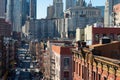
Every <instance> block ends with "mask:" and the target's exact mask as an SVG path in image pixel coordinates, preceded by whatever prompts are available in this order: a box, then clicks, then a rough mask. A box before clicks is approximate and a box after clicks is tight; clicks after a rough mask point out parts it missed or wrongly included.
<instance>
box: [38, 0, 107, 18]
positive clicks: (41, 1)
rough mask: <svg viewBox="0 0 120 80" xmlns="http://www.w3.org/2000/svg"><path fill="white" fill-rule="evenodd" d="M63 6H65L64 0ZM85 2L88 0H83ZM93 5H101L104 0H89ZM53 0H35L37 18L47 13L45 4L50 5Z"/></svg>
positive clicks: (103, 3) (43, 16)
mask: <svg viewBox="0 0 120 80" xmlns="http://www.w3.org/2000/svg"><path fill="white" fill-rule="evenodd" d="M63 1H64V7H65V0H63ZM85 1H86V2H87V3H88V2H89V1H90V0H85ZM91 1H92V4H93V6H103V5H105V1H106V0H91ZM52 3H53V0H37V19H40V18H45V17H46V15H47V6H49V5H52Z"/></svg>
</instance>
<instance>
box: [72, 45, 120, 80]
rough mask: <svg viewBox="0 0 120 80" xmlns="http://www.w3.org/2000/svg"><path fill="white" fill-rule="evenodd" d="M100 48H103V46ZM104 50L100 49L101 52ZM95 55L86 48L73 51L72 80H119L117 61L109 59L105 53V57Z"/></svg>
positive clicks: (119, 69) (119, 66)
mask: <svg viewBox="0 0 120 80" xmlns="http://www.w3.org/2000/svg"><path fill="white" fill-rule="evenodd" d="M111 45H114V43H111ZM106 46H107V44H106ZM101 47H104V45H102V46H101ZM110 47H111V46H109V48H110ZM105 49H106V48H104V49H102V51H104V50H105ZM117 49H118V48H117ZM107 50H108V49H107ZM95 53H96V52H92V51H91V50H90V49H88V48H81V49H80V50H76V49H73V51H72V54H73V56H72V58H73V61H72V65H73V66H72V68H73V69H72V70H73V80H83V79H84V80H119V79H120V73H119V71H120V65H119V63H120V61H119V59H117V58H115V59H113V58H110V57H109V53H108V54H107V52H106V53H104V54H106V55H107V57H104V56H99V55H95ZM101 54H102V52H101ZM110 54H112V53H110Z"/></svg>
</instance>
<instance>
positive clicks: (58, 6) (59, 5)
mask: <svg viewBox="0 0 120 80" xmlns="http://www.w3.org/2000/svg"><path fill="white" fill-rule="evenodd" d="M53 6H54V18H62V17H63V1H62V0H53Z"/></svg>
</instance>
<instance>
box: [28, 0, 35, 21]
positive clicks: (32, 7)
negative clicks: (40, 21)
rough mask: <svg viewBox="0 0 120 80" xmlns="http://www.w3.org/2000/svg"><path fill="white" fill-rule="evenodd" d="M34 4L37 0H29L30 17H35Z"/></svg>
mask: <svg viewBox="0 0 120 80" xmlns="http://www.w3.org/2000/svg"><path fill="white" fill-rule="evenodd" d="M36 4H37V0H30V12H29V13H30V17H31V18H33V19H36Z"/></svg>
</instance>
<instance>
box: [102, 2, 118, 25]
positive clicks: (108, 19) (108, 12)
mask: <svg viewBox="0 0 120 80" xmlns="http://www.w3.org/2000/svg"><path fill="white" fill-rule="evenodd" d="M118 3H120V0H106V3H105V10H104V12H105V13H104V26H105V27H110V26H114V23H113V6H114V5H115V4H118Z"/></svg>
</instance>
